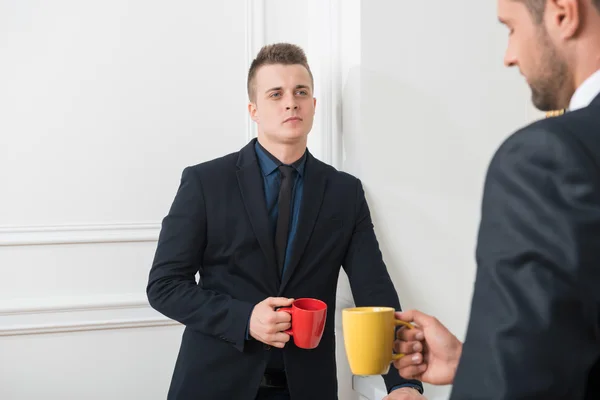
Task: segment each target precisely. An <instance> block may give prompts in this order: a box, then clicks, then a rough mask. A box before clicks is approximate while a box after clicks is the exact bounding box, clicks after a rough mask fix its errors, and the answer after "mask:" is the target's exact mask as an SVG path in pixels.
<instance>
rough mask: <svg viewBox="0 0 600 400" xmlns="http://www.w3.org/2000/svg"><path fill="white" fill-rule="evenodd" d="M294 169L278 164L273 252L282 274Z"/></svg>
mask: <svg viewBox="0 0 600 400" xmlns="http://www.w3.org/2000/svg"><path fill="white" fill-rule="evenodd" d="M293 174H294V169H293V168H292V167H290V166H289V165H280V166H279V175H280V177H281V185H280V186H279V198H278V200H277V207H278V211H277V212H278V215H277V225H276V227H275V254H276V257H277V266H278V267H279V275H280V276H281V275H282V274H283V265H284V261H285V249H286V247H287V239H288V232H289V228H290V214H291V208H292V187H293V186H294V182H293V177H294V175H293Z"/></svg>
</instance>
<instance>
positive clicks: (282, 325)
mask: <svg viewBox="0 0 600 400" xmlns="http://www.w3.org/2000/svg"><path fill="white" fill-rule="evenodd" d="M291 327H292V324H290V323H289V322H279V323H277V324H275V331H276V332H283V331H287V330H288V329H290V328H291Z"/></svg>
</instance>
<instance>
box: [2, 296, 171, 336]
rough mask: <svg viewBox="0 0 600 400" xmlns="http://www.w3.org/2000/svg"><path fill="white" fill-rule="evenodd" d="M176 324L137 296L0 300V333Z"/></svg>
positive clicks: (52, 331) (54, 331)
mask: <svg viewBox="0 0 600 400" xmlns="http://www.w3.org/2000/svg"><path fill="white" fill-rule="evenodd" d="M171 325H180V324H179V323H178V322H176V321H173V320H171V319H169V318H167V317H165V316H163V315H162V314H160V313H158V312H157V311H155V310H154V309H152V308H151V307H150V305H149V304H148V301H147V300H146V298H145V297H141V296H139V295H124V296H98V297H86V298H82V299H73V298H65V299H61V298H46V299H20V300H10V301H2V302H0V336H19V335H35V334H46V333H58V332H79V331H94V330H107V329H125V328H149V327H158V326H171Z"/></svg>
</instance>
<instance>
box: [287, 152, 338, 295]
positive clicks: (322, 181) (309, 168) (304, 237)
mask: <svg viewBox="0 0 600 400" xmlns="http://www.w3.org/2000/svg"><path fill="white" fill-rule="evenodd" d="M305 168H306V169H305V178H304V179H305V181H304V189H303V192H304V193H303V194H302V202H301V204H300V215H299V217H298V227H297V228H296V229H297V231H296V238H295V240H294V242H293V243H291V246H292V252H291V254H290V260H289V263H288V265H287V267H286V269H285V273H284V275H283V279H282V282H281V286H280V288H279V294H280V295H281V293H282V292H283V290H284V289H285V286H286V285H287V283H288V282H289V280H290V278H291V277H292V275H293V273H294V270H295V269H296V267H297V266H298V263H299V262H300V259H301V258H302V255H303V253H304V249H305V248H306V245H307V244H308V240H309V239H310V236H311V234H312V231H313V227H314V226H315V222H316V221H317V217H318V216H319V211H320V210H321V204H322V202H323V196H324V195H325V188H326V187H327V178H326V176H327V171H326V169H325V168H324V167H323V164H322V163H321V162H320V161H318V160H317V159H315V158H314V157H313V156H312V154H310V152H309V153H308V158H307V159H306V167H305Z"/></svg>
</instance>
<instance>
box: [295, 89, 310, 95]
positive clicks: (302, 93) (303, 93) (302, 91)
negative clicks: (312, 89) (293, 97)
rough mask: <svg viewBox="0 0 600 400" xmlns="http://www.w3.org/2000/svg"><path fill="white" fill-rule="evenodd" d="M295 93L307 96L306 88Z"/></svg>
mask: <svg viewBox="0 0 600 400" xmlns="http://www.w3.org/2000/svg"><path fill="white" fill-rule="evenodd" d="M296 94H299V95H300V96H307V95H308V92H307V91H306V90H298V91H297V92H296Z"/></svg>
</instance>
